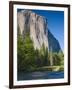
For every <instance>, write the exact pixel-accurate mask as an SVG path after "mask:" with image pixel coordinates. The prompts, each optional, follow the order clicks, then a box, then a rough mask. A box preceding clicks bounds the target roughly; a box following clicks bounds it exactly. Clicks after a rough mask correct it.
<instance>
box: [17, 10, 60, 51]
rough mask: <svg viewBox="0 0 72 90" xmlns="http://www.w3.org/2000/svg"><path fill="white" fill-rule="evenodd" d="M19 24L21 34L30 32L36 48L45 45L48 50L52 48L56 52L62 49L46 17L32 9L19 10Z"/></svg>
mask: <svg viewBox="0 0 72 90" xmlns="http://www.w3.org/2000/svg"><path fill="white" fill-rule="evenodd" d="M17 24H18V27H19V28H20V31H19V32H20V34H21V35H23V36H24V35H25V33H26V32H29V33H30V38H31V40H32V41H33V44H34V48H35V49H40V48H41V47H42V45H44V47H45V48H48V50H49V49H50V48H52V50H53V51H55V52H58V51H59V50H60V45H59V43H58V41H57V40H56V39H55V38H54V36H53V35H52V34H51V32H50V31H49V30H48V25H47V19H46V18H45V17H43V16H40V15H38V14H36V13H34V12H32V11H30V10H21V11H19V12H17Z"/></svg>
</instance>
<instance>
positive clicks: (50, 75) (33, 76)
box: [17, 71, 64, 80]
mask: <svg viewBox="0 0 72 90" xmlns="http://www.w3.org/2000/svg"><path fill="white" fill-rule="evenodd" d="M58 78H64V72H63V71H60V72H55V71H54V72H53V71H52V72H50V71H44V72H39V71H38V72H29V73H25V72H19V73H18V76H17V80H37V79H58Z"/></svg>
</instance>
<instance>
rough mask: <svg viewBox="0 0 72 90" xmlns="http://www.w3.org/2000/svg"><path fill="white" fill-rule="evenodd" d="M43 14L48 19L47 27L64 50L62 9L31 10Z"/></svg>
mask: <svg viewBox="0 0 72 90" xmlns="http://www.w3.org/2000/svg"><path fill="white" fill-rule="evenodd" d="M32 11H33V12H35V13H37V14H39V15H41V16H44V17H45V18H47V21H48V29H49V30H50V31H51V33H52V34H53V35H54V37H55V38H56V39H57V40H58V41H59V44H60V46H61V49H62V50H64V11H49V10H47V11H46V10H32Z"/></svg>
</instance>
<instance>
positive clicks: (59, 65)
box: [17, 32, 64, 72]
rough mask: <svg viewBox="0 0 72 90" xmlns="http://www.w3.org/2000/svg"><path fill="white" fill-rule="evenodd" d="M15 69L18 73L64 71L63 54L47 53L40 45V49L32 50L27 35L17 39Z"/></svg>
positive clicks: (46, 49)
mask: <svg viewBox="0 0 72 90" xmlns="http://www.w3.org/2000/svg"><path fill="white" fill-rule="evenodd" d="M17 68H18V72H19V71H24V72H31V71H46V70H49V71H62V70H64V54H63V52H62V51H59V52H58V53H57V52H52V50H51V51H48V48H45V47H44V45H42V47H41V49H40V50H38V49H36V50H35V49H34V46H33V42H32V40H31V38H30V35H29V33H28V32H27V33H26V34H25V37H23V36H22V35H20V34H19V35H18V37H17Z"/></svg>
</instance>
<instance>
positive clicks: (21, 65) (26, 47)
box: [17, 33, 35, 71]
mask: <svg viewBox="0 0 72 90" xmlns="http://www.w3.org/2000/svg"><path fill="white" fill-rule="evenodd" d="M17 45H18V47H17V50H18V51H17V52H18V53H17V57H18V70H25V71H29V70H30V69H32V68H33V67H35V51H34V47H33V43H32V41H31V39H30V37H29V34H28V33H27V34H26V36H25V38H22V36H18V41H17Z"/></svg>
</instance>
